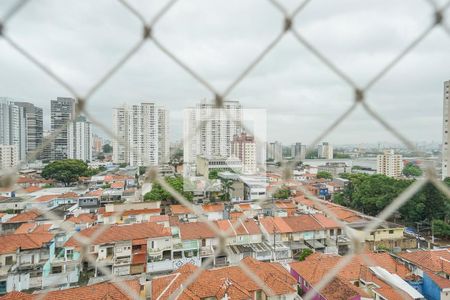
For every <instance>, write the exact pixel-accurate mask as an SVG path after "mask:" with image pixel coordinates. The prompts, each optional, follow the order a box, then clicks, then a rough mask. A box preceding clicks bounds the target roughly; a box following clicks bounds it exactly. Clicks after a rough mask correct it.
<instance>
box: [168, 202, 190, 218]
mask: <svg viewBox="0 0 450 300" xmlns="http://www.w3.org/2000/svg"><path fill="white" fill-rule="evenodd" d="M170 211H171V213H172V215H184V214H191V213H193V212H192V211H191V210H190V209H189V208H187V207H185V206H183V205H181V204H174V205H171V206H170Z"/></svg>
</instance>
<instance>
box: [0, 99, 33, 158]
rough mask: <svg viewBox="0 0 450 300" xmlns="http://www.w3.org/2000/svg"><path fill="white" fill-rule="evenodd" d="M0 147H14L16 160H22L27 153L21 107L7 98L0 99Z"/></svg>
mask: <svg viewBox="0 0 450 300" xmlns="http://www.w3.org/2000/svg"><path fill="white" fill-rule="evenodd" d="M0 145H15V146H16V147H17V153H18V159H19V160H24V159H25V158H26V151H27V125H26V115H25V110H24V108H23V107H20V106H18V105H16V104H14V102H13V101H12V99H9V98H4V97H3V98H0Z"/></svg>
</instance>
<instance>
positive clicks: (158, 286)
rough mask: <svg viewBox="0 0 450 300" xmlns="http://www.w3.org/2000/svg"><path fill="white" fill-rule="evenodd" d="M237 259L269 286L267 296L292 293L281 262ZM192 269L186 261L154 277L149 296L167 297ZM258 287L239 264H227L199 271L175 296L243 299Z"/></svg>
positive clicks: (291, 281) (290, 280)
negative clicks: (173, 270)
mask: <svg viewBox="0 0 450 300" xmlns="http://www.w3.org/2000/svg"><path fill="white" fill-rule="evenodd" d="M241 262H242V263H243V264H245V265H246V267H247V268H249V269H250V270H251V271H252V272H253V273H254V274H255V276H256V277H257V278H258V279H259V280H260V281H263V282H264V283H265V284H266V285H267V286H268V287H269V288H270V290H271V292H272V294H270V295H269V296H275V295H277V296H281V295H293V294H295V293H296V289H295V286H296V281H295V279H294V278H293V277H292V276H291V275H290V274H289V273H288V272H287V271H286V270H285V269H284V268H283V267H282V266H281V265H279V264H277V263H268V262H260V261H257V260H256V259H254V258H251V257H246V258H244V259H243V260H242V261H241ZM196 270H197V267H195V266H193V265H191V264H186V265H184V266H182V267H181V268H179V269H178V270H177V271H176V273H175V274H170V275H166V276H161V277H156V278H154V279H153V281H152V299H160V300H167V299H169V297H170V296H171V295H172V294H173V293H174V292H176V291H177V289H179V287H180V286H181V285H182V284H184V282H185V281H186V279H187V278H188V277H189V276H191V275H192V274H193V273H194V272H195V271H196ZM261 290H262V288H261V286H260V285H259V284H258V283H257V282H256V281H254V280H253V278H251V277H249V276H248V275H247V274H246V273H245V272H244V271H242V269H241V268H240V267H239V266H230V267H224V268H217V269H209V270H204V271H202V272H201V273H200V275H199V276H198V277H197V278H196V279H195V281H194V282H193V283H191V284H190V285H189V286H187V287H185V288H184V290H183V292H182V293H181V294H180V295H178V297H176V298H177V299H180V300H187V299H190V300H193V299H207V298H215V299H222V298H224V296H225V294H226V295H227V296H228V297H229V298H230V299H235V300H244V299H252V298H253V297H254V295H255V292H256V291H261Z"/></svg>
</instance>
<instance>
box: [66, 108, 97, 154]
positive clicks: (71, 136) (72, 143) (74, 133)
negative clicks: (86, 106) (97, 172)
mask: <svg viewBox="0 0 450 300" xmlns="http://www.w3.org/2000/svg"><path fill="white" fill-rule="evenodd" d="M67 158H72V159H80V160H82V161H89V162H90V161H92V126H91V122H89V121H87V120H86V117H84V116H78V117H77V118H75V120H74V121H73V122H70V123H69V125H68V127H67Z"/></svg>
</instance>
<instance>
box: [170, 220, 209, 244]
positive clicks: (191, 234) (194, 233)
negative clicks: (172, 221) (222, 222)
mask: <svg viewBox="0 0 450 300" xmlns="http://www.w3.org/2000/svg"><path fill="white" fill-rule="evenodd" d="M178 227H179V228H180V238H181V239H182V240H198V239H207V238H214V237H215V236H216V234H215V233H214V232H213V231H212V230H211V228H209V226H208V225H206V224H205V223H202V222H192V223H180V224H179V225H178Z"/></svg>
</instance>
